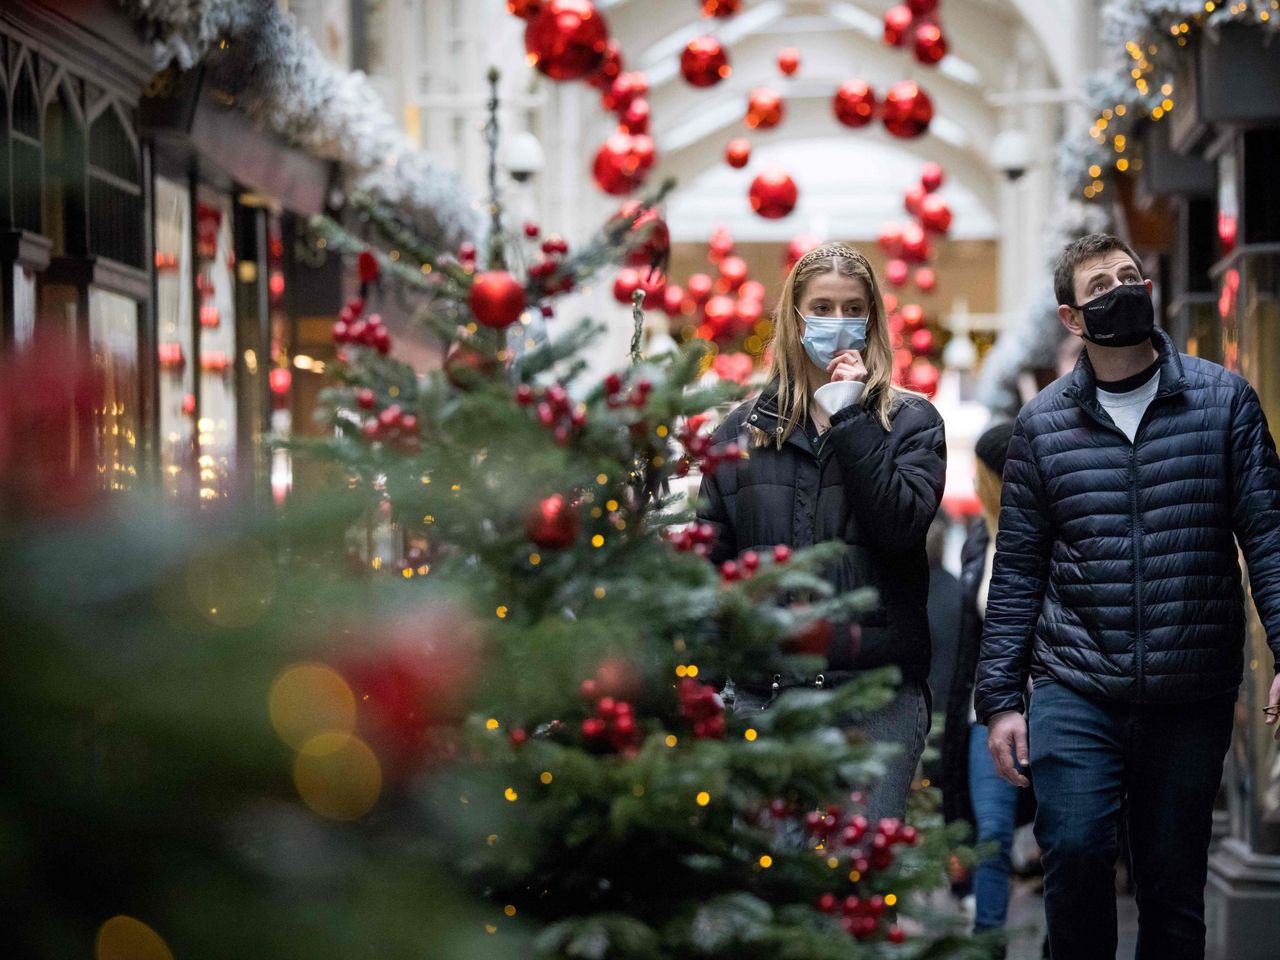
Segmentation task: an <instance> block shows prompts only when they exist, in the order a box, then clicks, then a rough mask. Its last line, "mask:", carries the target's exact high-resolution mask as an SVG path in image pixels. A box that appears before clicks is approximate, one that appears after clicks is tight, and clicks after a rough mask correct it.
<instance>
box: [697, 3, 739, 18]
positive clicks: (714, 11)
mask: <svg viewBox="0 0 1280 960" xmlns="http://www.w3.org/2000/svg"><path fill="white" fill-rule="evenodd" d="M741 9H742V0H702V15H703V16H704V17H720V18H721V19H724V18H727V17H732V16H733V15H734V14H735V13H737V12H738V11H739V10H741Z"/></svg>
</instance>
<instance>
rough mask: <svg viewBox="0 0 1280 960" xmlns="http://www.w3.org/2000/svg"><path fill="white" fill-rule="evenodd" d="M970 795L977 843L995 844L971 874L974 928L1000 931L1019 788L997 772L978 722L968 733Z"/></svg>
mask: <svg viewBox="0 0 1280 960" xmlns="http://www.w3.org/2000/svg"><path fill="white" fill-rule="evenodd" d="M969 796H970V797H971V799H972V802H973V816H974V820H975V821H976V822H977V842H978V843H980V844H986V843H994V844H996V852H995V853H994V854H993V855H992V856H990V857H988V858H987V859H986V860H983V861H982V862H981V863H979V864H978V866H977V867H976V868H975V869H974V871H973V895H974V899H975V900H976V901H977V913H976V914H975V915H974V918H973V928H974V929H975V930H994V929H999V928H1001V927H1003V926H1004V922H1005V918H1006V917H1007V916H1008V915H1009V872H1010V859H1009V858H1010V854H1011V852H1012V850H1013V824H1014V817H1015V816H1016V815H1017V812H1018V788H1017V787H1015V786H1014V785H1013V784H1011V783H1007V782H1005V781H1004V780H1002V779H1001V778H1000V774H998V773H997V772H996V765H995V762H994V761H993V760H992V759H991V751H990V750H988V749H987V728H986V726H984V725H983V724H981V723H975V724H974V725H973V727H972V728H970V731H969Z"/></svg>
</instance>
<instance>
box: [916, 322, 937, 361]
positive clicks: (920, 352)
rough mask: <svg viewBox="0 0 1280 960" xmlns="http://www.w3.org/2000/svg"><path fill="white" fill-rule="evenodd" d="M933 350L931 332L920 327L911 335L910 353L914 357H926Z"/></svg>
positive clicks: (926, 328)
mask: <svg viewBox="0 0 1280 960" xmlns="http://www.w3.org/2000/svg"><path fill="white" fill-rule="evenodd" d="M932 349H933V331H931V330H930V329H929V328H928V327H921V328H920V329H919V330H916V331H915V332H914V333H912V334H911V352H912V353H914V354H915V355H916V356H919V357H923V356H926V355H927V354H928V353H929V351H931V350H932Z"/></svg>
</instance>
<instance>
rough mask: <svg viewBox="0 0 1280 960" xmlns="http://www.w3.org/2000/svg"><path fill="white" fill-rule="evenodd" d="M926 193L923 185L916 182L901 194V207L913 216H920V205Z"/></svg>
mask: <svg viewBox="0 0 1280 960" xmlns="http://www.w3.org/2000/svg"><path fill="white" fill-rule="evenodd" d="M926 195H927V194H926V193H925V189H924V187H923V186H921V185H920V184H916V185H915V186H914V187H911V188H909V189H908V190H907V192H906V193H904V194H903V195H902V206H903V208H904V209H905V210H906V211H907V213H909V214H911V215H912V216H913V217H918V216H920V206H921V204H923V203H924V198H925V196H926Z"/></svg>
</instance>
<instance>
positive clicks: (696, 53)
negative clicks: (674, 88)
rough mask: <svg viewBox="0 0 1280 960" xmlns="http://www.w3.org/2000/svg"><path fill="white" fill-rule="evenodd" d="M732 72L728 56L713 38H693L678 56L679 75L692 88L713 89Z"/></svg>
mask: <svg viewBox="0 0 1280 960" xmlns="http://www.w3.org/2000/svg"><path fill="white" fill-rule="evenodd" d="M732 72H733V68H732V67H730V66H729V56H728V54H726V53H725V52H724V47H722V46H721V45H720V41H719V40H717V39H716V38H715V37H711V36H706V37H695V38H694V39H692V40H690V41H689V43H688V45H687V46H686V47H685V48H684V51H683V52H682V53H681V54H680V75H681V76H682V77H684V78H685V80H686V81H687V82H688V83H689V84H690V85H692V86H695V87H714V86H715V85H716V84H717V83H719V82H720V81H721V80H723V79H724V78H725V77H727V76H729V74H730V73H732Z"/></svg>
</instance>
